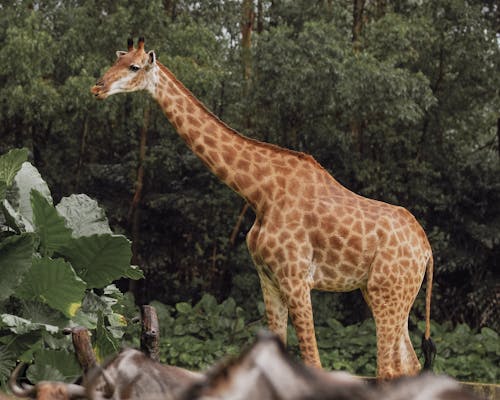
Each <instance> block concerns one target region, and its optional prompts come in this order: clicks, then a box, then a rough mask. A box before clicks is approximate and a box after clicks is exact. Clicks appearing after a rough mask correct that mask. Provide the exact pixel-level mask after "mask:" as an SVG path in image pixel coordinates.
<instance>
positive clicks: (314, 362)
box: [282, 281, 321, 368]
mask: <svg viewBox="0 0 500 400" xmlns="http://www.w3.org/2000/svg"><path fill="white" fill-rule="evenodd" d="M282 290H283V291H284V292H285V293H286V294H285V297H286V300H287V304H288V311H289V313H290V318H291V320H292V324H293V327H294V328H295V333H296V334H297V339H298V340H299V347H300V353H301V355H302V359H303V361H304V363H305V364H307V365H310V366H313V367H318V368H321V360H320V358H319V352H318V345H317V343H316V334H315V331H314V320H313V311H312V304H311V291H310V288H309V286H308V285H307V284H306V283H304V284H302V285H299V286H297V285H296V284H295V285H294V286H293V289H292V287H291V285H290V284H289V283H288V282H287V281H285V282H283V286H282Z"/></svg>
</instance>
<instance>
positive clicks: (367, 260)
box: [92, 40, 432, 378]
mask: <svg viewBox="0 0 500 400" xmlns="http://www.w3.org/2000/svg"><path fill="white" fill-rule="evenodd" d="M117 54H118V59H117V61H116V63H115V64H114V65H113V66H112V67H111V68H110V69H109V70H108V72H106V74H105V75H104V76H103V78H102V79H101V80H100V81H98V82H97V84H96V85H95V86H94V87H93V88H92V92H93V93H94V94H95V95H96V97H98V98H106V97H107V96H109V95H110V94H114V93H118V92H129V91H135V90H141V89H143V90H148V91H149V92H150V93H151V94H152V96H153V97H154V98H155V99H156V101H157V102H158V104H159V105H160V107H161V108H162V109H163V111H164V113H165V115H166V116H167V118H168V119H169V121H170V122H171V123H172V124H173V126H174V127H175V129H176V130H177V132H178V134H179V135H180V136H181V137H182V138H183V139H184V141H185V142H186V144H187V145H188V146H189V147H190V148H191V150H192V151H193V152H194V153H195V154H196V155H197V156H198V157H199V158H200V159H201V160H202V161H203V163H204V164H205V165H206V166H207V167H208V168H209V169H210V170H211V171H212V172H213V173H214V174H215V175H217V176H218V177H219V179H220V180H222V181H223V182H224V183H226V184H227V185H228V186H229V187H231V188H232V189H233V190H234V191H236V192H237V193H238V194H239V195H240V196H242V197H243V198H244V199H245V200H246V201H247V202H248V203H249V204H250V205H251V207H252V208H253V210H254V211H255V214H256V220H255V223H254V225H253V226H252V228H251V229H250V231H249V232H248V235H247V244H248V248H249V251H250V254H251V256H252V259H253V261H254V264H255V266H256V269H257V272H258V275H259V278H260V282H261V288H262V292H263V296H264V301H265V305H266V314H267V319H268V324H269V327H270V329H271V330H273V331H274V332H276V333H277V334H278V335H279V336H280V337H281V339H282V340H283V342H285V343H286V327H287V322H288V316H290V318H291V321H292V324H293V326H294V328H295V330H296V333H297V337H298V339H299V345H300V349H301V353H302V357H303V359H304V361H305V362H306V363H308V364H310V365H315V366H318V367H320V366H321V363H320V359H319V354H318V349H317V344H316V337H315V333H314V323H313V315H312V307H311V297H310V291H311V289H319V290H328V291H351V290H355V289H358V288H359V289H361V291H362V293H363V296H364V298H365V300H366V301H367V303H368V305H369V307H370V309H371V311H372V313H373V316H374V319H375V323H376V329H377V375H378V376H379V377H381V378H392V377H395V376H399V375H413V374H416V373H417V372H418V371H419V370H420V364H419V361H418V359H417V356H416V354H415V351H414V349H413V346H412V344H411V342H410V339H409V335H408V315H409V312H410V309H411V306H412V304H413V302H414V300H415V297H416V295H417V293H418V291H419V289H420V286H421V284H422V280H423V277H424V274H425V272H426V270H427V271H428V282H427V284H428V289H427V298H426V300H427V301H426V322H427V329H426V338H429V325H428V324H429V308H430V286H431V283H432V251H431V248H430V245H429V242H428V240H427V237H426V235H425V233H424V231H423V229H422V228H421V226H420V225H419V224H418V222H417V221H416V220H415V218H414V217H413V216H412V215H411V214H410V213H409V212H408V211H407V210H405V209H404V208H401V207H397V206H393V205H389V204H386V203H383V202H380V201H376V200H371V199H367V198H365V197H362V196H359V195H357V194H355V193H353V192H351V191H349V190H348V189H346V188H345V187H343V186H342V185H341V184H340V183H338V182H337V181H336V180H335V179H334V178H333V177H332V176H331V175H330V174H329V173H328V172H327V171H326V170H325V169H323V168H322V167H321V166H320V165H319V164H318V163H317V162H316V161H315V160H314V159H313V158H312V157H311V156H309V155H306V154H303V153H299V152H295V151H291V150H287V149H283V148H280V147H278V146H275V145H272V144H268V143H263V142H259V141H256V140H253V139H250V138H247V137H244V136H242V135H240V134H238V133H237V132H236V131H234V130H232V129H231V128H229V127H228V126H227V125H225V124H224V123H223V122H221V121H220V120H219V119H218V118H217V117H216V116H214V115H213V114H212V113H211V112H209V111H208V110H207V109H206V108H205V106H204V105H203V104H202V103H201V102H199V101H198V100H197V99H196V98H195V97H194V96H193V95H192V94H191V93H190V92H189V91H188V90H187V89H186V88H185V87H184V86H183V85H182V83H180V82H179V81H178V80H177V79H176V78H175V76H174V75H173V74H172V73H171V72H170V71H169V70H168V69H167V68H166V67H165V66H163V65H162V64H160V63H159V62H158V61H157V60H156V56H155V54H154V52H152V51H150V52H148V53H146V52H145V51H144V41H143V40H142V41H141V40H140V41H139V47H138V49H134V48H133V45H131V43H130V42H129V51H128V52H118V53H117Z"/></svg>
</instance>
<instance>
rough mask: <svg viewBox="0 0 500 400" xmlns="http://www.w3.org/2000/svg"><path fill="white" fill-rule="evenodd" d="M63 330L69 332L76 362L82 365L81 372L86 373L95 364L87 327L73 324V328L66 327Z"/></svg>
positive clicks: (67, 333)
mask: <svg viewBox="0 0 500 400" xmlns="http://www.w3.org/2000/svg"><path fill="white" fill-rule="evenodd" d="M63 332H64V333H65V334H66V335H69V334H71V339H72V341H73V346H74V347H75V353H76V357H77V359H78V363H79V364H80V366H81V367H82V369H83V373H84V374H86V373H87V372H88V371H89V370H90V369H91V368H93V367H94V366H96V364H97V360H96V356H95V353H94V350H93V349H92V342H91V341H90V334H89V331H88V329H87V328H84V327H83V326H75V327H73V328H66V329H64V331H63Z"/></svg>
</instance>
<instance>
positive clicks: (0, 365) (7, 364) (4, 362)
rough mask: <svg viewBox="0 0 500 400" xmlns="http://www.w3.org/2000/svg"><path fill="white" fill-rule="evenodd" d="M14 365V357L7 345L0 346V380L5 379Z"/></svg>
mask: <svg viewBox="0 0 500 400" xmlns="http://www.w3.org/2000/svg"><path fill="white" fill-rule="evenodd" d="M15 366H16V357H15V355H14V354H12V353H11V352H10V351H9V350H8V347H7V346H0V382H1V381H4V382H5V381H6V380H7V378H8V377H9V376H10V374H11V372H12V370H13V369H14V367H15Z"/></svg>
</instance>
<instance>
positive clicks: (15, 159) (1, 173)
mask: <svg viewBox="0 0 500 400" xmlns="http://www.w3.org/2000/svg"><path fill="white" fill-rule="evenodd" d="M27 159H28V150H27V149H12V150H10V151H9V152H8V153H7V154H2V155H1V156H0V181H4V182H5V183H6V185H7V186H10V184H11V183H12V180H13V179H14V177H15V176H16V174H17V172H18V171H19V170H20V169H21V166H22V165H23V163H24V162H25V161H26V160H27Z"/></svg>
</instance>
